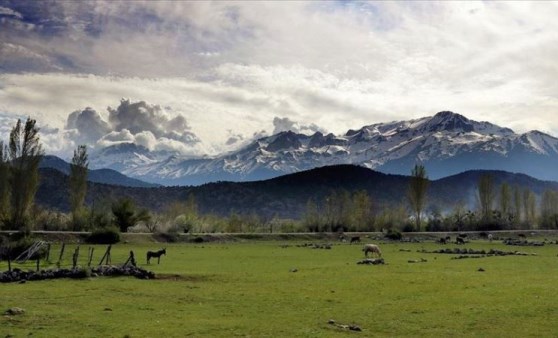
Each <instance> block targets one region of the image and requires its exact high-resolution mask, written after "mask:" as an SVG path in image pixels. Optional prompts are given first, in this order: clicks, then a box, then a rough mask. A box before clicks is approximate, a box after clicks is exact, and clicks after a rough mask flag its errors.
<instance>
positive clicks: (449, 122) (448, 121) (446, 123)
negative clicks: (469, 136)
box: [426, 111, 475, 132]
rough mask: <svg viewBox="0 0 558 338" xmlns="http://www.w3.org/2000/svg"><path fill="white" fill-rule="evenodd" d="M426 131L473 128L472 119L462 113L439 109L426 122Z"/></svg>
mask: <svg viewBox="0 0 558 338" xmlns="http://www.w3.org/2000/svg"><path fill="white" fill-rule="evenodd" d="M426 128H427V130H428V131H463V132H471V131H474V130H475V126H474V124H473V121H471V120H469V119H468V118H466V117H465V116H463V115H459V114H456V113H454V112H451V111H441V112H439V113H437V114H436V115H434V116H433V117H432V118H431V119H430V120H429V121H428V122H427V123H426Z"/></svg>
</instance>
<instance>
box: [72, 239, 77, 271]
mask: <svg viewBox="0 0 558 338" xmlns="http://www.w3.org/2000/svg"><path fill="white" fill-rule="evenodd" d="M78 258H79V245H78V246H77V248H76V250H75V251H74V254H73V255H72V268H73V269H75V268H76V266H77V263H78Z"/></svg>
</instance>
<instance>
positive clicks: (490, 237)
mask: <svg viewBox="0 0 558 338" xmlns="http://www.w3.org/2000/svg"><path fill="white" fill-rule="evenodd" d="M492 239H494V236H492V234H488V241H489V242H490V243H492Z"/></svg>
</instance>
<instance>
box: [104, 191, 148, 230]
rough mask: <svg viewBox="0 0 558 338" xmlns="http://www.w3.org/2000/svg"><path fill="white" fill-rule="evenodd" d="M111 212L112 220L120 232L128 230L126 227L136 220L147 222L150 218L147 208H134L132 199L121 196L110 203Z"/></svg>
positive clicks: (132, 224) (131, 225)
mask: <svg viewBox="0 0 558 338" xmlns="http://www.w3.org/2000/svg"><path fill="white" fill-rule="evenodd" d="M112 213H113V215H114V222H115V223H116V226H117V227H118V228H119V229H120V231H121V232H126V231H128V228H130V227H133V226H134V225H136V224H138V222H142V221H144V222H147V221H149V220H150V219H151V215H149V211H148V210H147V209H141V210H136V206H135V204H134V201H132V200H131V199H129V198H122V199H120V200H118V201H116V202H115V203H113V205H112Z"/></svg>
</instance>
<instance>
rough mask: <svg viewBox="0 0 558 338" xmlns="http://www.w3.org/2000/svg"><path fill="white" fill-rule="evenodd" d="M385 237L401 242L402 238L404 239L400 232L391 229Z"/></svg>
mask: <svg viewBox="0 0 558 338" xmlns="http://www.w3.org/2000/svg"><path fill="white" fill-rule="evenodd" d="M385 237H386V238H388V239H391V240H394V241H399V240H401V238H403V235H401V232H399V230H396V229H389V230H388V232H387V233H386V235H385Z"/></svg>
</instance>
